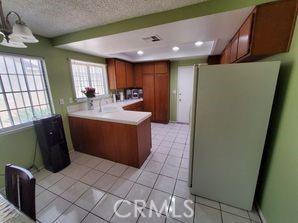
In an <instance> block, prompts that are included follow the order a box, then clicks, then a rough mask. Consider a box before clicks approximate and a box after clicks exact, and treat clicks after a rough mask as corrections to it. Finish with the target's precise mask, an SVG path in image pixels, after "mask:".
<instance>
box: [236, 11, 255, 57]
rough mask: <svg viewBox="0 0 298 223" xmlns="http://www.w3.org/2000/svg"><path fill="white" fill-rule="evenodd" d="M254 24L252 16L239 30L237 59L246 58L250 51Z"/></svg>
mask: <svg viewBox="0 0 298 223" xmlns="http://www.w3.org/2000/svg"><path fill="white" fill-rule="evenodd" d="M252 24H253V14H251V15H250V16H249V17H248V18H247V19H246V21H245V22H244V24H243V25H242V26H241V28H240V30H239V42H238V52H237V59H239V58H241V57H243V56H245V55H246V54H248V53H249V50H250V40H251V30H252Z"/></svg>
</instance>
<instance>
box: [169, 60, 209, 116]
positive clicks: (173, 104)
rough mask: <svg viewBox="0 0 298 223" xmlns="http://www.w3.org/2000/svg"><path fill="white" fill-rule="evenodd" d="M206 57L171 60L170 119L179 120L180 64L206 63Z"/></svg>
mask: <svg viewBox="0 0 298 223" xmlns="http://www.w3.org/2000/svg"><path fill="white" fill-rule="evenodd" d="M206 61H207V60H206V59H203V58H197V59H191V60H177V61H171V66H170V120H171V121H176V120H177V94H175V93H173V91H176V92H177V78H178V67H179V66H192V65H194V64H199V63H206Z"/></svg>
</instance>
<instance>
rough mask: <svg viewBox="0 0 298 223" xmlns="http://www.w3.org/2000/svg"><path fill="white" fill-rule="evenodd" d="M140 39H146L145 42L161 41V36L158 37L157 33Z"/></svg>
mask: <svg viewBox="0 0 298 223" xmlns="http://www.w3.org/2000/svg"><path fill="white" fill-rule="evenodd" d="M142 39H143V40H144V41H146V42H158V41H161V38H160V36H159V35H154V36H148V37H144V38H142Z"/></svg>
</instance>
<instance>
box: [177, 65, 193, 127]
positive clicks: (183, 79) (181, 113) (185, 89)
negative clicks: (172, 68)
mask: <svg viewBox="0 0 298 223" xmlns="http://www.w3.org/2000/svg"><path fill="white" fill-rule="evenodd" d="M193 81H194V68H193V66H179V67H178V78H177V122H180V123H189V121H190V110H191V104H192V97H193Z"/></svg>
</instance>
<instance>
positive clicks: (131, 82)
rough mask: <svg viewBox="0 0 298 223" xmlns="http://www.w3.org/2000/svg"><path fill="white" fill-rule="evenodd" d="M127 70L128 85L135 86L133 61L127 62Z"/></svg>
mask: <svg viewBox="0 0 298 223" xmlns="http://www.w3.org/2000/svg"><path fill="white" fill-rule="evenodd" d="M125 71H126V87H127V88H131V87H134V80H133V65H132V64H131V63H127V62H126V63H125Z"/></svg>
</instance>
